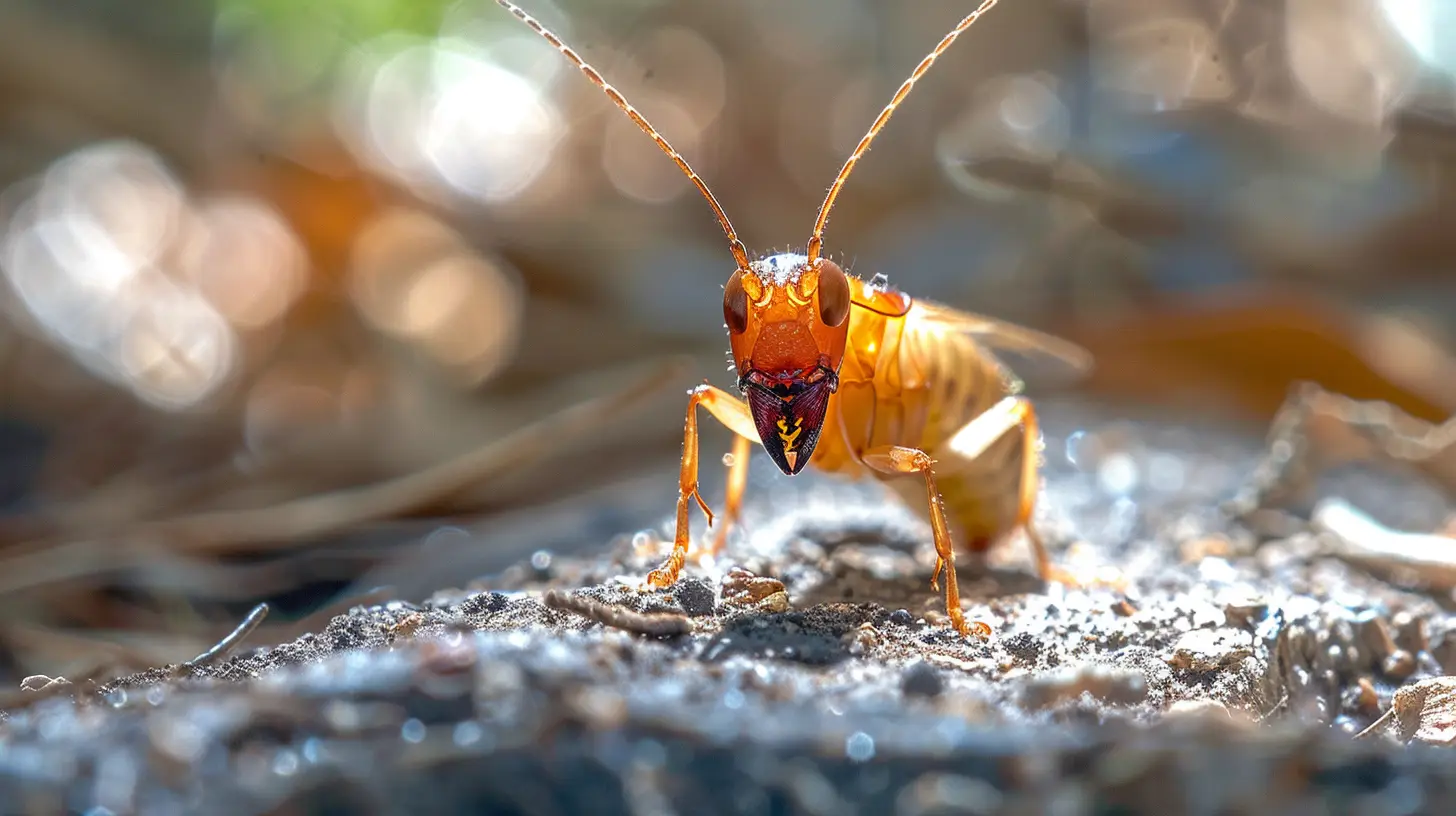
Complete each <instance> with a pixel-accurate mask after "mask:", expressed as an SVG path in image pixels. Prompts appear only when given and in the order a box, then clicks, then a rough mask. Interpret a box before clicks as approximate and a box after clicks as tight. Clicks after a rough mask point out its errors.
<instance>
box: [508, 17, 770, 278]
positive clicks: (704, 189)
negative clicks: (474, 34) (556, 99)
mask: <svg viewBox="0 0 1456 816" xmlns="http://www.w3.org/2000/svg"><path fill="white" fill-rule="evenodd" d="M495 1H496V3H498V4H499V5H500V7H501V8H503V9H505V10H506V11H509V12H510V13H512V14H514V15H516V17H517V18H519V19H520V21H521V22H523V23H525V24H526V25H528V26H530V27H531V28H532V29H534V30H535V32H536V33H537V34H540V35H541V36H542V37H544V38H545V39H546V42H549V43H551V44H552V45H554V46H556V50H557V51H560V52H561V53H562V55H563V56H565V57H566V58H567V59H569V60H571V62H572V64H574V65H575V66H576V67H577V68H580V69H581V72H582V73H583V74H586V78H587V79H589V80H591V81H592V83H593V84H595V85H596V86H597V87H598V88H601V89H602V91H603V92H604V93H605V94H606V95H607V98H609V99H611V100H612V101H613V102H615V103H616V105H617V107H619V108H621V109H622V112H623V113H625V114H627V117H628V118H629V119H631V120H632V121H633V122H635V123H636V124H637V127H639V128H641V129H642V132H643V133H646V134H647V135H648V136H650V137H652V141H654V142H657V146H658V147H660V148H662V152H663V153H666V154H667V155H668V158H670V159H672V160H673V161H674V162H677V166H678V169H680V170H682V171H683V173H684V174H686V175H687V177H688V180H689V181H691V182H692V183H693V185H694V186H696V187H697V188H698V192H700V193H702V194H703V198H706V199H707V200H708V206H709V207H712V208H713V214H714V215H716V216H718V223H719V224H721V225H722V226H723V232H724V233H725V234H726V235H727V236H728V251H729V252H732V253H733V260H734V261H736V262H737V263H738V268H739V269H745V270H746V269H748V250H747V249H746V248H744V246H743V242H742V241H740V240H738V234H737V233H735V232H734V231H733V224H732V223H731V222H730V221H729V220H728V214H727V213H725V212H723V207H722V206H720V205H719V204H718V199H716V198H714V197H713V192H712V191H711V190H709V189H708V185H707V184H706V183H705V182H704V181H703V179H702V178H701V177H700V176H698V174H697V173H695V172H693V168H692V166H691V165H689V164H688V162H687V159H684V158H683V157H682V154H680V153H678V152H677V151H676V150H674V149H673V147H672V145H670V144H668V142H667V140H666V139H664V138H662V134H661V133H658V132H657V128H654V127H653V126H652V123H650V122H648V121H647V117H645V116H643V115H642V114H640V113H638V112H637V109H636V108H634V107H632V103H630V102H628V101H627V97H625V96H622V92H621V91H619V90H617V89H616V88H613V87H612V86H611V85H609V84H607V81H606V80H605V79H603V78H602V75H601V74H600V73H598V72H597V69H595V68H593V67H591V66H590V65H588V64H587V61H586V60H584V59H582V58H581V57H580V56H579V55H578V54H577V53H576V52H575V51H573V50H571V46H569V45H567V44H566V43H564V42H562V41H561V38H560V37H558V36H556V35H555V34H552V33H551V31H550V30H549V29H547V28H546V27H545V26H543V25H541V24H540V23H539V22H537V21H536V18H535V17H532V16H531V15H529V14H527V13H526V12H524V11H522V10H521V8H520V7H519V6H517V5H516V4H515V3H512V2H510V1H509V0H495Z"/></svg>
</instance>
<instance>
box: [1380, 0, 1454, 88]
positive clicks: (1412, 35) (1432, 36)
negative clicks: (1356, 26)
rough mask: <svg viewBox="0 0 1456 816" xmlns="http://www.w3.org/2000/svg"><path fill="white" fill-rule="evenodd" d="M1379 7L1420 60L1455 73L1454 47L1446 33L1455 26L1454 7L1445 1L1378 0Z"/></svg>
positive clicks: (1441, 69) (1446, 71)
mask: <svg viewBox="0 0 1456 816" xmlns="http://www.w3.org/2000/svg"><path fill="white" fill-rule="evenodd" d="M1379 5H1380V8H1381V10H1382V11H1384V12H1385V16H1386V19H1387V20H1389V21H1390V24H1391V25H1392V26H1393V27H1394V28H1395V30H1396V32H1397V33H1398V34H1400V36H1401V37H1402V38H1404V39H1405V41H1406V43H1407V44H1408V45H1410V47H1411V49H1412V50H1414V51H1415V52H1416V54H1417V55H1418V56H1419V57H1420V58H1421V60H1423V61H1424V62H1425V63H1426V64H1427V65H1429V66H1431V67H1432V68H1435V69H1437V70H1439V71H1442V72H1445V73H1448V74H1452V73H1456V45H1453V44H1452V40H1451V36H1450V34H1449V32H1450V31H1451V27H1452V26H1453V25H1456V6H1453V5H1452V4H1451V3H1450V2H1449V0H1380V3H1379Z"/></svg>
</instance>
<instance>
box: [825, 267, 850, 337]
mask: <svg viewBox="0 0 1456 816" xmlns="http://www.w3.org/2000/svg"><path fill="white" fill-rule="evenodd" d="M849 304H850V298H849V279H848V278H846V277H845V276H844V270H843V269H840V268H839V264H837V263H835V262H833V261H827V260H823V259H821V260H820V261H819V319H820V320H822V321H824V325H826V326H834V327H838V326H840V325H842V324H843V323H844V321H845V319H846V318H848V317H849Z"/></svg>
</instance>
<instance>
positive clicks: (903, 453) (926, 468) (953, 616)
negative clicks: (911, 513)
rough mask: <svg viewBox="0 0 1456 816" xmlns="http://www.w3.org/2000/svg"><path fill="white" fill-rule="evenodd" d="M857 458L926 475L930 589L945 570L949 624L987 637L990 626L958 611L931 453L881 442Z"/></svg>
mask: <svg viewBox="0 0 1456 816" xmlns="http://www.w3.org/2000/svg"><path fill="white" fill-rule="evenodd" d="M859 458H860V461H862V462H864V463H865V464H866V465H868V466H869V467H871V468H873V469H875V470H877V471H879V472H881V473H888V474H907V475H908V474H912V473H919V474H921V475H922V476H924V477H925V491H926V493H927V494H928V495H929V500H930V529H931V532H932V533H933V534H934V536H935V554H936V560H935V575H934V576H932V577H931V579H930V585H931V587H932V588H936V579H937V578H938V577H939V576H940V573H941V570H942V569H944V570H945V611H946V614H947V615H949V616H950V622H951V625H952V626H954V627H955V629H956V631H957V632H960V633H961V634H962V635H970V634H971V631H972V629H974V630H975V633H976V634H977V635H978V636H980V637H983V638H984V637H989V636H990V634H991V627H990V625H988V624H986V623H983V622H982V621H976V622H975V625H974V626H972V625H970V624H967V623H966V616H965V613H964V612H962V611H961V591H960V586H959V585H958V584H957V583H956V570H955V544H954V542H953V541H952V540H951V536H950V525H949V524H947V523H946V519H945V503H944V502H943V501H941V498H940V490H939V489H938V488H936V486H935V473H934V472H933V466H934V464H935V462H934V460H932V459H931V458H930V454H928V453H926V452H925V451H923V450H919V449H918V448H905V447H900V446H898V445H883V446H879V447H874V448H870V449H869V450H867V451H865V452H864V453H862V454H860V457H859Z"/></svg>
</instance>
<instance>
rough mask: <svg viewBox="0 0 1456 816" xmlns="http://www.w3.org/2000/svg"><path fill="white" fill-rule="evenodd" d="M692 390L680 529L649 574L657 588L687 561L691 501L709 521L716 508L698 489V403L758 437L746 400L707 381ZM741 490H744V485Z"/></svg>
mask: <svg viewBox="0 0 1456 816" xmlns="http://www.w3.org/2000/svg"><path fill="white" fill-rule="evenodd" d="M690 394H691V396H690V397H689V399H688V415H687V420H686V422H685V424H684V427H683V456H682V471H681V472H680V474H679V476H678V495H677V531H676V533H675V535H674V536H673V542H672V554H671V555H669V556H668V557H667V561H666V562H665V563H664V564H663V565H662V566H661V567H658V568H657V569H655V570H653V571H652V572H650V573H648V574H647V586H648V587H651V588H656V589H663V588H666V587H670V586H672V585H673V584H675V583H677V579H678V575H679V574H680V573H681V572H682V568H683V564H684V563H685V562H686V561H687V558H688V531H689V527H688V507H689V502H690V501H696V502H697V503H698V506H699V507H701V508H702V509H703V514H704V515H706V516H707V517H708V524H709V525H711V524H712V523H713V511H711V510H709V509H708V505H707V503H706V502H704V501H703V497H702V495H700V494H699V493H698V406H700V405H701V406H702V407H704V408H706V409H708V413H709V414H711V415H712V416H713V418H714V419H716V420H718V421H719V422H721V423H723V424H724V425H725V426H727V428H728V430H730V431H733V432H734V433H735V434H738V436H740V437H743V438H745V439H748V440H750V441H756V440H757V439H758V429H757V428H755V427H754V425H753V415H752V414H750V413H749V412H748V404H747V403H745V402H743V401H742V400H740V399H738V398H737V397H735V396H733V395H732V394H730V393H728V392H727V391H724V390H723V389H721V388H715V387H713V386H711V385H706V384H705V385H700V386H698V387H697V388H694V389H693V390H692V391H691V392H690ZM735 447H736V448H741V447H744V446H743V445H738V446H735ZM741 458H742V459H743V464H742V465H741V466H737V467H746V466H747V463H748V457H747V456H746V455H745V456H743V457H741ZM728 482H729V504H730V509H732V510H734V511H736V509H737V502H736V501H734V500H733V499H734V491H733V486H734V484H735V480H734V478H733V475H732V474H731V473H730V476H729V480H728ZM738 492H739V493H740V494H741V488H740V490H739V491H738Z"/></svg>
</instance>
